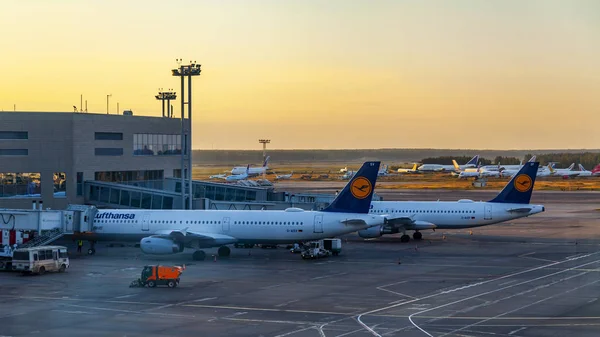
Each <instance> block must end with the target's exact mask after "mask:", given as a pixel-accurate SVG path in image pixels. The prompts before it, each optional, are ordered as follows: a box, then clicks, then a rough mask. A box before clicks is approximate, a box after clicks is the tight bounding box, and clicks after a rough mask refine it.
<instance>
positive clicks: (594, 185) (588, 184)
mask: <svg viewBox="0 0 600 337" xmlns="http://www.w3.org/2000/svg"><path fill="white" fill-rule="evenodd" d="M340 168H341V167H340V166H339V164H327V163H323V164H319V165H311V166H298V165H289V166H288V165H286V166H278V167H277V168H276V169H273V170H271V174H267V175H266V178H267V179H268V180H270V181H274V180H275V174H273V172H275V173H277V174H289V173H290V172H294V175H293V176H292V179H291V181H294V182H297V183H298V184H302V183H303V182H306V181H308V180H305V179H301V178H300V177H301V176H302V175H312V177H313V178H312V179H310V181H340V177H341V176H342V173H340V172H339V170H340ZM350 169H357V168H354V167H352V168H350ZM230 171H231V166H195V167H194V169H193V171H192V174H193V178H194V179H196V180H208V177H209V176H211V175H215V174H223V173H226V174H227V175H229V174H230ZM325 174H327V175H329V177H328V178H322V177H321V178H319V176H320V175H325ZM472 181H473V180H472V179H469V180H463V179H458V178H456V177H454V176H452V175H451V174H449V173H446V174H443V173H434V174H406V175H395V176H390V177H380V178H378V182H382V183H383V184H378V185H377V188H382V189H452V190H475V189H479V190H481V189H483V190H485V189H493V190H498V189H500V188H502V187H503V186H504V185H506V183H507V181H508V178H489V179H488V182H487V186H486V187H473V186H472V184H471V183H472ZM535 185H536V186H535V188H536V190H563V191H600V177H588V178H574V179H563V178H561V177H544V178H538V179H537V180H536V183H535Z"/></svg>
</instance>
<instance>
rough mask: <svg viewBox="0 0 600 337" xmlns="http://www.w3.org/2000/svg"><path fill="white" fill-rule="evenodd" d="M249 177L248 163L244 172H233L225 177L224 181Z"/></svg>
mask: <svg viewBox="0 0 600 337" xmlns="http://www.w3.org/2000/svg"><path fill="white" fill-rule="evenodd" d="M249 177H250V165H248V166H247V167H246V172H244V173H241V174H233V175H230V176H227V177H225V181H238V180H246V179H248V178H249Z"/></svg>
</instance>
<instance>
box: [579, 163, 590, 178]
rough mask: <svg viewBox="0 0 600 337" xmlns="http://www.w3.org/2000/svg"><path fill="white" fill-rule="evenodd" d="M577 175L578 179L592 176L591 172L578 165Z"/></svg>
mask: <svg viewBox="0 0 600 337" xmlns="http://www.w3.org/2000/svg"><path fill="white" fill-rule="evenodd" d="M578 172H579V175H578V177H591V176H592V171H588V170H586V169H585V167H583V165H581V164H579V171H578Z"/></svg>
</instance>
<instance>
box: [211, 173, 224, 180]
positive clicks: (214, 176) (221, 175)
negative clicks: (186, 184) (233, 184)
mask: <svg viewBox="0 0 600 337" xmlns="http://www.w3.org/2000/svg"><path fill="white" fill-rule="evenodd" d="M225 178H227V175H226V174H215V175H212V176H210V177H208V179H225Z"/></svg>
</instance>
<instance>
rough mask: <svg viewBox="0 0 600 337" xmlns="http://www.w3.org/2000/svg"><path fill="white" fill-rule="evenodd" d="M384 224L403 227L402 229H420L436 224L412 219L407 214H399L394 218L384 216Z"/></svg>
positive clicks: (433, 226)
mask: <svg viewBox="0 0 600 337" xmlns="http://www.w3.org/2000/svg"><path fill="white" fill-rule="evenodd" d="M385 223H386V225H389V226H392V227H403V228H404V229H412V230H421V229H435V228H436V227H437V226H436V225H435V224H432V223H431V222H427V221H422V220H414V219H413V218H411V217H408V216H400V217H396V218H393V217H392V218H390V217H386V219H385Z"/></svg>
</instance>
